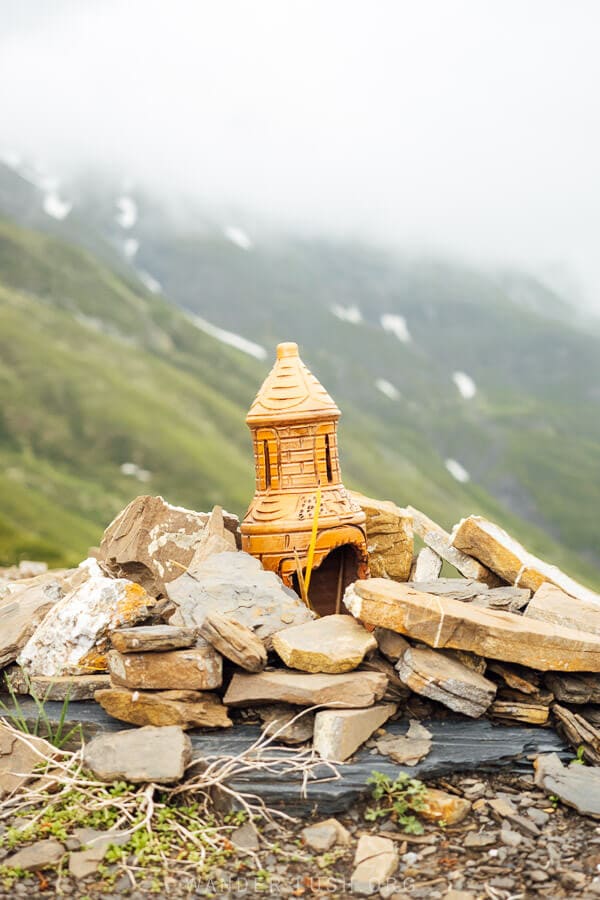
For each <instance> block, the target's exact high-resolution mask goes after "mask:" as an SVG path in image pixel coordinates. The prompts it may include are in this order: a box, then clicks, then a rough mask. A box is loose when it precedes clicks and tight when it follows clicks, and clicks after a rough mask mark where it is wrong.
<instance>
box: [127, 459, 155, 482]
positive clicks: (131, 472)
mask: <svg viewBox="0 0 600 900" xmlns="http://www.w3.org/2000/svg"><path fill="white" fill-rule="evenodd" d="M120 469H121V472H122V473H123V475H127V476H128V477H129V478H137V480H138V481H141V482H148V481H150V479H151V478H152V472H149V471H148V469H141V468H140V467H139V466H138V465H136V464H135V463H132V462H125V463H123V464H122V465H121V467H120Z"/></svg>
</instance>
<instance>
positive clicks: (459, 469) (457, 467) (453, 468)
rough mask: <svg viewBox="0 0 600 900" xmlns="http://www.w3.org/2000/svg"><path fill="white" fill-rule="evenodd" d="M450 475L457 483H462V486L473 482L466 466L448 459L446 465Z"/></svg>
mask: <svg viewBox="0 0 600 900" xmlns="http://www.w3.org/2000/svg"><path fill="white" fill-rule="evenodd" d="M444 465H445V466H446V468H447V469H448V471H449V472H450V474H451V475H452V477H453V478H455V479H456V480H457V481H460V483H461V484H466V483H467V481H470V480H471V476H470V475H469V473H468V472H467V470H466V469H465V467H464V466H461V464H460V463H459V462H457V461H456V460H455V459H447V460H446V462H445V463H444Z"/></svg>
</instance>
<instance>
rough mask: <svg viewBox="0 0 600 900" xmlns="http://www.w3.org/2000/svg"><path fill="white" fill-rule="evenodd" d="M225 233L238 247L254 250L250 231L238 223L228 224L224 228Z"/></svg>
mask: <svg viewBox="0 0 600 900" xmlns="http://www.w3.org/2000/svg"><path fill="white" fill-rule="evenodd" d="M223 234H224V235H225V237H226V238H227V240H228V241H231V243H232V244H235V246H236V247H240V248H241V249H242V250H252V247H253V246H254V244H253V243H252V239H251V238H250V236H249V235H248V233H247V232H246V231H244V229H243V228H238V227H237V226H236V225H227V226H226V227H225V228H224V229H223Z"/></svg>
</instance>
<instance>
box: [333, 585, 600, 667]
mask: <svg viewBox="0 0 600 900" xmlns="http://www.w3.org/2000/svg"><path fill="white" fill-rule="evenodd" d="M344 604H345V606H346V607H347V609H348V610H349V611H350V612H351V613H352V615H353V616H354V617H355V618H357V619H360V620H361V621H362V622H363V623H364V624H366V625H378V626H381V627H383V628H390V629H391V630H392V631H398V632H399V633H400V634H406V635H408V636H409V637H412V638H416V639H417V640H420V641H423V642H424V643H425V644H428V645H429V646H430V647H436V648H437V647H450V648H454V649H458V650H469V651H471V652H473V653H477V654H478V655H479V656H485V657H490V658H492V659H499V660H503V661H504V662H514V663H520V664H521V665H525V666H535V668H536V669H539V670H541V671H549V670H550V671H551V670H554V671H557V672H558V671H562V672H600V637H598V636H596V635H593V634H586V633H585V632H581V631H573V630H570V629H567V628H561V627H560V626H554V625H549V624H547V623H546V622H538V621H536V620H535V619H528V618H526V617H524V616H517V615H515V614H514V613H507V612H499V611H497V610H488V609H481V608H479V607H474V606H473V605H472V604H466V603H462V602H461V601H460V600H453V599H451V598H449V597H435V596H433V595H430V594H421V593H419V591H415V590H413V589H412V588H409V587H406V585H403V584H400V583H399V582H390V581H386V580H385V579H383V578H376V579H367V580H365V581H357V582H355V583H354V584H352V585H350V586H349V587H348V588H347V590H346V593H345V595H344Z"/></svg>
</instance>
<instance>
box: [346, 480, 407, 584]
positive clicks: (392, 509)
mask: <svg viewBox="0 0 600 900" xmlns="http://www.w3.org/2000/svg"><path fill="white" fill-rule="evenodd" d="M350 494H351V495H352V499H353V500H355V501H356V503H358V505H359V506H360V508H361V509H362V511H363V512H364V513H365V514H366V517H367V522H366V529H367V548H368V552H369V570H370V572H371V577H373V578H391V579H392V580H393V581H406V580H407V579H408V576H409V573H410V568H411V565H412V557H413V529H412V516H411V515H410V514H409V512H408V511H407V510H406V509H402V508H401V507H400V506H396V504H395V503H392V502H391V501H390V500H374V499H373V498H372V497H365V496H364V495H363V494H358V493H356V492H354V491H350Z"/></svg>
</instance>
